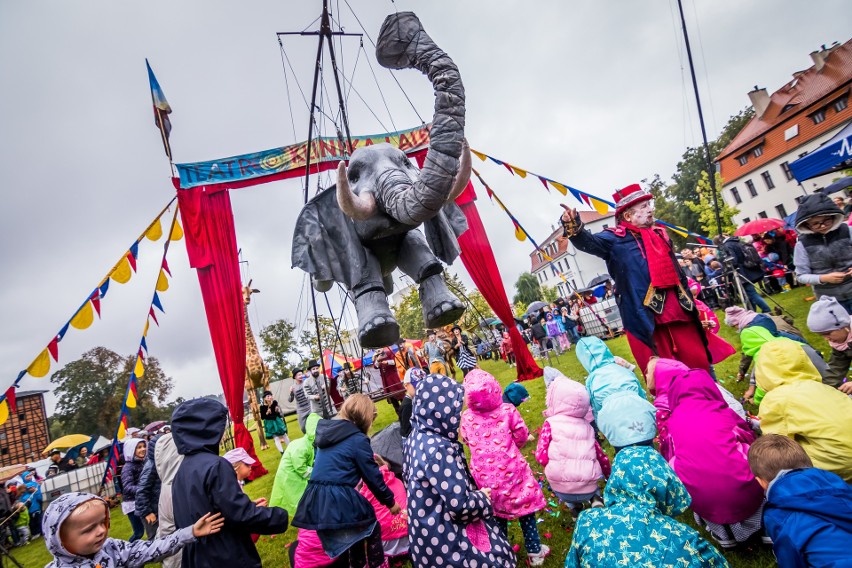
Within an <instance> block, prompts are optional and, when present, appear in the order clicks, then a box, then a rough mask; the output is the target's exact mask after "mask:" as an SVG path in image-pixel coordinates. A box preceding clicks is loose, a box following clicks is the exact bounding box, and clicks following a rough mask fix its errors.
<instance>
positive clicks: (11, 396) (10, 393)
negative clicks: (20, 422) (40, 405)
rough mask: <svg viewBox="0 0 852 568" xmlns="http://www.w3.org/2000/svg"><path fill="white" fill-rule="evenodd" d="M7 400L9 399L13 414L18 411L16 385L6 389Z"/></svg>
mask: <svg viewBox="0 0 852 568" xmlns="http://www.w3.org/2000/svg"><path fill="white" fill-rule="evenodd" d="M6 400H7V401H9V410H11V411H12V414H17V413H18V404H17V397H16V395H15V387H13V386H12V387H9V388H8V389H6Z"/></svg>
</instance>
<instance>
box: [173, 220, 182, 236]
mask: <svg viewBox="0 0 852 568" xmlns="http://www.w3.org/2000/svg"><path fill="white" fill-rule="evenodd" d="M182 238H183V228H182V227H181V226H180V223H178V222H177V221H175V225H174V227H172V236H171V239H172V240H173V241H179V240H181V239H182Z"/></svg>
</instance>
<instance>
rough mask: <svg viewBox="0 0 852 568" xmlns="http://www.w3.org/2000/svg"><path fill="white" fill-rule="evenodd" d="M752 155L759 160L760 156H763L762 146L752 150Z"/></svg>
mask: <svg viewBox="0 0 852 568" xmlns="http://www.w3.org/2000/svg"><path fill="white" fill-rule="evenodd" d="M752 154H754V157H755V158H759V157H760V156H762V155H763V144H761V145H760V146H758V147H756V148H755V149H754V151H753V152H752Z"/></svg>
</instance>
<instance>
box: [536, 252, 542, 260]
mask: <svg viewBox="0 0 852 568" xmlns="http://www.w3.org/2000/svg"><path fill="white" fill-rule="evenodd" d="M535 255H536V256H537V257H538V261H539V262H541V261H542V260H543V259H542V258H541V253H540V252H537V253H535Z"/></svg>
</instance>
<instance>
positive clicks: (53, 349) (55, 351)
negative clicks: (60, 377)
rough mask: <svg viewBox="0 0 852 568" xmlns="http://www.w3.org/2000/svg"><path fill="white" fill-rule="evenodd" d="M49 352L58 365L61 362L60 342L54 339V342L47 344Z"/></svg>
mask: <svg viewBox="0 0 852 568" xmlns="http://www.w3.org/2000/svg"><path fill="white" fill-rule="evenodd" d="M47 350H48V351H50V356H51V357H53V360H54V361H56V362H57V363H58V362H59V341H58V340H57V339H56V338H55V337H54V338H53V340H52V341H51V342H50V343H48V344H47Z"/></svg>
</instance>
